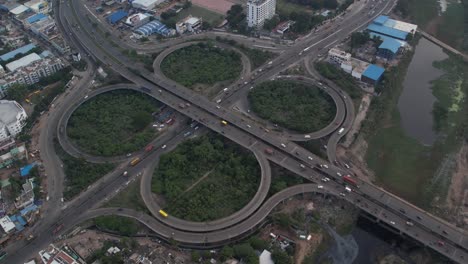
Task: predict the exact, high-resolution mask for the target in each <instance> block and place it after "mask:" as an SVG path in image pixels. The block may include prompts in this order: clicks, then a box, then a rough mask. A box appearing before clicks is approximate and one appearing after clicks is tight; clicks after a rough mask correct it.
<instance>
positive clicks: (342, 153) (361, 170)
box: [337, 135, 375, 181]
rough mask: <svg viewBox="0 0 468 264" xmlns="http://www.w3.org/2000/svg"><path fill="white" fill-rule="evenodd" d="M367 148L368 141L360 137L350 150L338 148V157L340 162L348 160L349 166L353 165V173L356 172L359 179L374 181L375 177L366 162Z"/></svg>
mask: <svg viewBox="0 0 468 264" xmlns="http://www.w3.org/2000/svg"><path fill="white" fill-rule="evenodd" d="M367 148H368V144H367V141H366V140H365V139H364V138H363V137H362V136H360V135H358V136H357V138H356V139H355V140H354V143H353V144H352V145H351V146H350V148H348V149H345V148H343V147H341V146H339V147H338V148H337V155H338V157H339V158H340V160H348V164H349V165H351V171H352V172H354V174H355V175H356V176H357V177H359V178H361V179H363V180H367V181H373V180H374V179H375V175H374V173H373V172H372V171H371V170H370V169H369V168H368V167H367V163H366V161H365V156H366V152H367Z"/></svg>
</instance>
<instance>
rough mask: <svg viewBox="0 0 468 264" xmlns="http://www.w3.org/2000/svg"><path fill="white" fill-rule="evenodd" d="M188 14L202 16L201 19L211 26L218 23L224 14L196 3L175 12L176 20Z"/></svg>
mask: <svg viewBox="0 0 468 264" xmlns="http://www.w3.org/2000/svg"><path fill="white" fill-rule="evenodd" d="M188 15H192V16H194V17H201V18H203V21H206V22H208V23H210V24H211V25H213V26H216V25H219V24H220V23H221V22H222V20H223V19H224V16H223V15H221V14H218V13H216V12H213V11H211V10H208V9H205V8H203V7H200V6H197V5H192V6H190V7H189V8H187V9H184V10H182V11H180V12H179V13H178V14H177V16H175V18H176V21H179V20H181V19H183V18H185V17H187V16H188Z"/></svg>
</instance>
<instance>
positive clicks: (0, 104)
mask: <svg viewBox="0 0 468 264" xmlns="http://www.w3.org/2000/svg"><path fill="white" fill-rule="evenodd" d="M22 111H24V110H23V108H22V107H21V106H20V105H19V104H18V103H17V102H16V101H8V100H0V124H2V123H3V124H10V123H12V122H14V121H16V115H17V114H18V113H19V112H22Z"/></svg>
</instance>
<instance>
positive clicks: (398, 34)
mask: <svg viewBox="0 0 468 264" xmlns="http://www.w3.org/2000/svg"><path fill="white" fill-rule="evenodd" d="M367 29H368V30H369V31H373V32H377V33H380V34H382V35H386V36H389V37H393V38H397V39H402V40H405V39H406V36H407V35H408V33H406V32H404V31H401V30H398V29H394V28H389V27H386V26H381V25H378V24H370V25H369V26H367Z"/></svg>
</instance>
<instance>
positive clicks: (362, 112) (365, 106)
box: [343, 94, 372, 148]
mask: <svg viewBox="0 0 468 264" xmlns="http://www.w3.org/2000/svg"><path fill="white" fill-rule="evenodd" d="M371 100H372V97H371V95H370V94H365V95H364V96H363V97H362V100H361V104H360V105H359V109H358V113H357V115H356V117H355V118H354V122H353V126H352V127H351V130H350V131H349V132H348V133H347V134H346V139H345V141H344V143H343V146H344V147H346V148H348V147H349V146H350V145H351V143H353V141H354V139H355V137H356V135H357V133H358V132H359V129H361V125H362V121H364V120H365V119H366V115H367V111H368V110H369V106H370V103H371Z"/></svg>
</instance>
